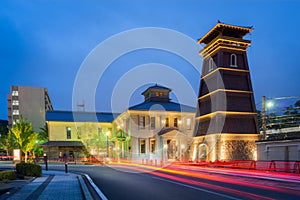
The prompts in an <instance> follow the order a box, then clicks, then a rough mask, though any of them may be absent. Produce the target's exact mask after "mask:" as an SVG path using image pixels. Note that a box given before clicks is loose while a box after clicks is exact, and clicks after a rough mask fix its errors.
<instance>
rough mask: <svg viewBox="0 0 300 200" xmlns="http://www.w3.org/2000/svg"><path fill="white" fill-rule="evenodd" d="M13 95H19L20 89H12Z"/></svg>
mask: <svg viewBox="0 0 300 200" xmlns="http://www.w3.org/2000/svg"><path fill="white" fill-rule="evenodd" d="M11 95H12V96H19V91H17V90H14V91H12V93H11Z"/></svg>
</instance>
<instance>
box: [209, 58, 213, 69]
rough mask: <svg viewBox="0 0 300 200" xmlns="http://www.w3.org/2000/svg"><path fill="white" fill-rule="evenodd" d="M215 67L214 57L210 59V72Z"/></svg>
mask: <svg viewBox="0 0 300 200" xmlns="http://www.w3.org/2000/svg"><path fill="white" fill-rule="evenodd" d="M213 69H214V60H213V59H212V58H210V59H209V61H208V72H211V71H212V70H213Z"/></svg>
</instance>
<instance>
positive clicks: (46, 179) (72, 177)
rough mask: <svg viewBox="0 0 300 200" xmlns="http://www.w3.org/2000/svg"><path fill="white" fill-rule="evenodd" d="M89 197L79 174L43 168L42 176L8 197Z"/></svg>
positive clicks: (70, 199) (79, 199)
mask: <svg viewBox="0 0 300 200" xmlns="http://www.w3.org/2000/svg"><path fill="white" fill-rule="evenodd" d="M90 198H91V197H90V194H89V191H88V189H87V187H86V185H85V183H84V181H83V179H82V177H81V176H80V175H78V174H73V173H65V172H62V171H45V170H43V176H42V177H38V178H35V179H34V180H33V181H31V182H30V183H28V184H26V185H25V186H24V187H22V188H21V189H20V190H19V191H18V192H17V193H15V194H13V195H12V196H10V197H9V198H8V199H11V200H21V199H22V200H41V199H47V200H51V199H53V200H54V199H55V200H59V199H64V200H82V199H90Z"/></svg>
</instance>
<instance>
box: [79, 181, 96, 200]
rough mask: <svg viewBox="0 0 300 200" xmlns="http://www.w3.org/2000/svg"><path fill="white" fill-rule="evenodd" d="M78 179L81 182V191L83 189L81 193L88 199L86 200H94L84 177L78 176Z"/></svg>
mask: <svg viewBox="0 0 300 200" xmlns="http://www.w3.org/2000/svg"><path fill="white" fill-rule="evenodd" d="M77 178H78V181H79V184H80V189H81V192H82V194H83V197H84V199H86V200H89V199H93V198H92V195H91V193H90V191H89V189H88V188H87V186H86V184H85V182H84V180H83V178H82V176H81V175H78V176H77Z"/></svg>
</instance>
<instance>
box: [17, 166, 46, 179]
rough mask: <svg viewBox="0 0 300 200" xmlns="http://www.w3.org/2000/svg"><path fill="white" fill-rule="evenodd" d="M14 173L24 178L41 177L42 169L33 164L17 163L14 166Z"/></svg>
mask: <svg viewBox="0 0 300 200" xmlns="http://www.w3.org/2000/svg"><path fill="white" fill-rule="evenodd" d="M16 171H17V173H19V174H22V175H24V176H35V177H40V176H42V167H41V166H40V165H37V164H33V163H18V164H16Z"/></svg>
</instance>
